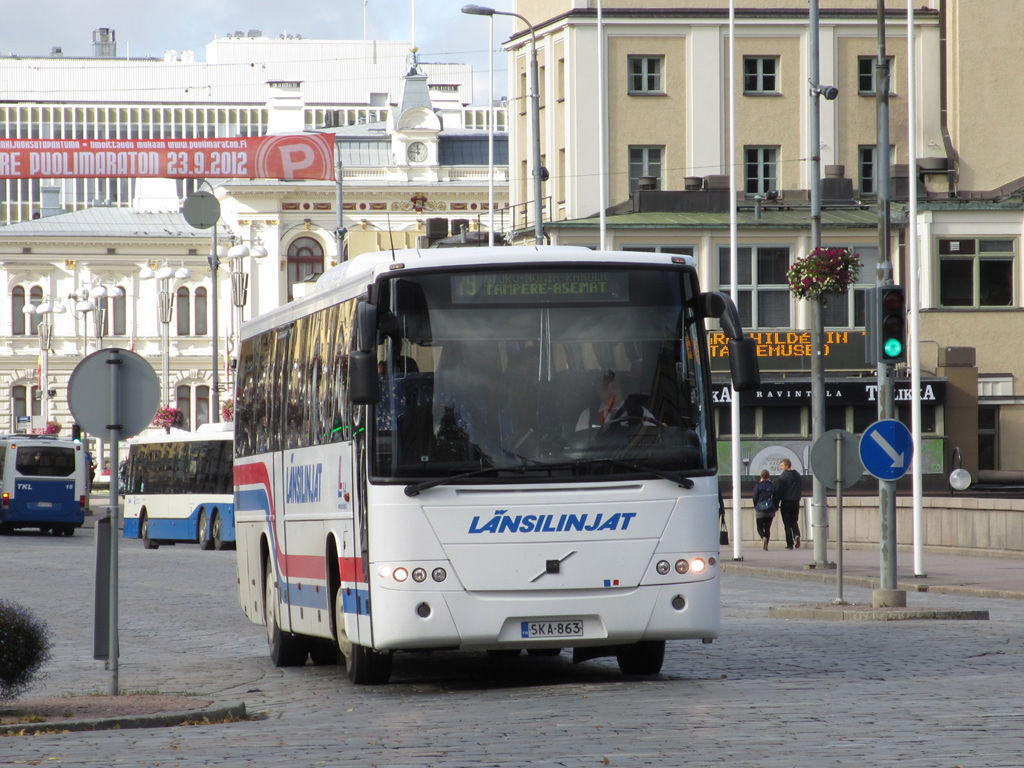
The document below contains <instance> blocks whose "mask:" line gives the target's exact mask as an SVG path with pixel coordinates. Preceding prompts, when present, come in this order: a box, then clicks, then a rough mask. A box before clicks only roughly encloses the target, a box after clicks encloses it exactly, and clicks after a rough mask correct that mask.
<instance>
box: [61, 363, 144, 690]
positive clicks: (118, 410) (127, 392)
mask: <svg viewBox="0 0 1024 768" xmlns="http://www.w3.org/2000/svg"><path fill="white" fill-rule="evenodd" d="M102 403H106V404H107V406H108V407H107V408H106V409H104V408H102V407H98V405H99V404H102ZM159 404H160V382H159V380H158V379H157V376H156V372H155V371H154V370H153V367H152V366H151V365H150V364H149V363H148V362H147V361H146V359H145V358H143V357H141V356H140V355H137V354H135V353H134V352H131V351H129V350H127V349H119V348H117V347H110V348H108V349H101V350H97V351H96V352H93V353H92V354H91V355H89V356H87V357H86V358H84V359H83V360H82V361H81V362H79V363H78V365H76V366H75V370H73V371H72V372H71V378H70V379H69V380H68V405H69V406H70V408H71V415H72V416H74V417H75V421H76V422H77V423H79V424H81V425H82V426H83V427H84V428H85V429H86V430H87V431H88V432H90V433H92V434H94V435H103V436H105V437H106V438H107V439H108V441H109V444H110V463H111V466H110V497H109V505H108V508H107V515H108V516H107V518H106V520H107V522H109V525H106V526H103V528H104V529H109V540H108V542H107V543H105V544H104V545H102V546H101V545H100V543H99V539H98V544H97V550H96V552H97V554H96V556H97V564H96V573H97V577H99V574H100V573H101V572H102V571H103V568H102V565H103V563H101V562H100V559H101V558H102V557H103V556H106V557H107V558H108V562H107V563H106V565H107V566H108V567H107V569H106V570H107V583H106V585H102V584H101V583H100V579H99V578H97V585H96V596H95V601H96V606H97V617H96V622H95V626H94V632H95V634H96V635H97V636H98V635H99V634H100V631H101V630H100V627H101V626H102V619H101V618H100V613H101V610H105V611H106V613H105V618H106V620H107V621H106V624H107V626H106V632H107V637H106V641H107V643H106V645H107V648H106V661H107V669H109V670H110V695H111V696H117V695H118V693H119V692H120V691H119V688H120V685H119V680H118V663H117V656H118V638H117V626H118V615H117V601H118V588H117V587H118V584H117V567H118V564H117V560H118V557H117V549H118V530H119V529H120V526H119V524H118V520H119V517H120V514H119V513H120V507H119V506H118V500H119V496H120V494H119V488H118V477H117V471H118V468H119V467H118V465H119V463H120V462H119V459H118V441H119V440H120V439H121V435H122V434H123V435H134V434H138V433H139V432H141V431H142V430H143V429H145V428H146V426H148V425H149V423H150V422H152V421H153V416H154V415H155V414H156V409H157V406H158V405H159ZM100 530H101V528H97V537H99V536H100V533H99V531H100ZM103 586H106V590H107V594H106V596H105V599H106V601H107V603H108V604H107V605H106V606H103V599H104V598H103V597H101V592H100V590H101V589H102V588H103ZM93 647H94V649H95V650H94V656H95V657H96V658H98V659H102V658H103V655H102V654H103V651H102V648H101V646H100V640H99V639H98V637H97V638H94V642H93Z"/></svg>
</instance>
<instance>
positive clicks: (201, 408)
mask: <svg viewBox="0 0 1024 768" xmlns="http://www.w3.org/2000/svg"><path fill="white" fill-rule="evenodd" d="M209 423H210V388H209V387H208V386H206V385H205V384H201V385H199V386H197V387H196V427H197V428H198V427H199V425H200V424H209Z"/></svg>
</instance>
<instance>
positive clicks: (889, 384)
mask: <svg viewBox="0 0 1024 768" xmlns="http://www.w3.org/2000/svg"><path fill="white" fill-rule="evenodd" d="M877 26H878V61H877V62H875V103H876V105H877V108H878V144H877V147H876V150H875V154H876V155H877V161H878V162H877V163H876V165H877V168H878V173H877V178H878V190H877V191H878V259H879V264H878V287H879V289H881V287H882V286H885V285H891V284H892V260H891V251H892V246H891V238H890V234H889V207H890V194H891V193H890V189H889V62H888V60H887V58H886V55H885V0H878V3H877ZM879 295H880V294H879ZM892 375H893V367H892V366H891V365H888V364H886V363H883V362H879V363H878V418H879V420H882V419H891V418H892V416H893V381H892ZM878 512H879V515H878V520H879V536H878V541H879V572H880V573H879V582H880V587H881V589H883V590H895V589H896V483H895V482H893V481H891V480H879V481H878Z"/></svg>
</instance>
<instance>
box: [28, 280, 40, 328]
mask: <svg viewBox="0 0 1024 768" xmlns="http://www.w3.org/2000/svg"><path fill="white" fill-rule="evenodd" d="M28 299H29V301H31V302H32V304H33V306H36V307H38V306H39V305H40V304H42V303H43V289H42V288H40V287H39V286H38V285H33V286H32V290H30V291H29V292H28ZM42 321H43V316H42V315H39V314H35V313H33V314H31V315H29V330H28V332H29V333H31V334H36V333H38V332H39V324H40V323H41V322H42Z"/></svg>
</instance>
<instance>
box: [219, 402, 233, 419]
mask: <svg viewBox="0 0 1024 768" xmlns="http://www.w3.org/2000/svg"><path fill="white" fill-rule="evenodd" d="M220 420H221V421H234V420H235V401H234V400H226V401H225V402H224V403H223V404H222V405H221V407H220Z"/></svg>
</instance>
